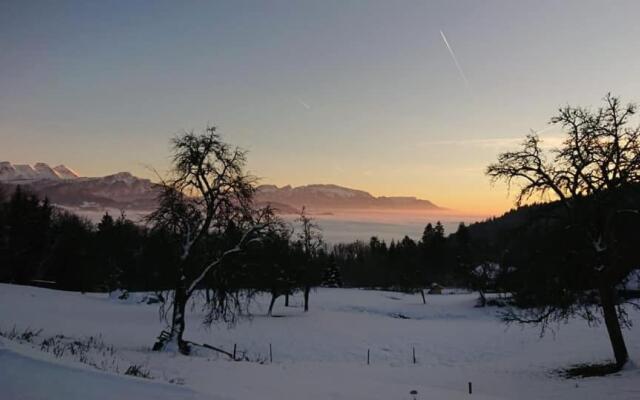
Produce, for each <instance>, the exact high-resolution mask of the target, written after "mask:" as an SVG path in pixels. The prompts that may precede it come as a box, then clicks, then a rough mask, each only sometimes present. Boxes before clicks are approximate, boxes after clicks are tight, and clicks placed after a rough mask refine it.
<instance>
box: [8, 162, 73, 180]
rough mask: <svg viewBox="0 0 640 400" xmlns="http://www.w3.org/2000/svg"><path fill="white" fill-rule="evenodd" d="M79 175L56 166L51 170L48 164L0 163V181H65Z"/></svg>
mask: <svg viewBox="0 0 640 400" xmlns="http://www.w3.org/2000/svg"><path fill="white" fill-rule="evenodd" d="M78 177H79V175H78V174H77V173H75V172H74V171H73V170H71V169H69V168H67V167H65V166H64V165H58V166H57V167H54V168H51V167H50V166H49V165H48V164H46V163H43V162H39V163H36V164H34V165H33V166H31V165H29V164H15V165H14V164H11V163H10V162H8V161H0V181H2V182H13V181H40V180H53V181H56V180H65V179H75V178H78Z"/></svg>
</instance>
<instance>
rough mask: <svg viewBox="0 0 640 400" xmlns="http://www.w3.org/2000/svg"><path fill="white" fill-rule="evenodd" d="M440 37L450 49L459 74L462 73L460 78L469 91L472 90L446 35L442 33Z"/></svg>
mask: <svg viewBox="0 0 640 400" xmlns="http://www.w3.org/2000/svg"><path fill="white" fill-rule="evenodd" d="M440 36H442V40H443V41H444V44H445V45H446V46H447V49H449V54H451V58H452V59H453V62H454V63H455V64H456V68H458V72H459V73H460V77H461V78H462V80H463V81H464V84H465V85H466V86H467V89H469V90H471V85H469V81H468V80H467V76H466V75H465V74H464V71H463V70H462V67H461V66H460V63H459V62H458V58H457V57H456V53H454V52H453V49H452V48H451V45H450V44H449V41H448V40H447V37H446V36H445V35H444V32H442V31H440Z"/></svg>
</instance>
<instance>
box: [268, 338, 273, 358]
mask: <svg viewBox="0 0 640 400" xmlns="http://www.w3.org/2000/svg"><path fill="white" fill-rule="evenodd" d="M269 362H270V363H273V349H272V348H271V343H269Z"/></svg>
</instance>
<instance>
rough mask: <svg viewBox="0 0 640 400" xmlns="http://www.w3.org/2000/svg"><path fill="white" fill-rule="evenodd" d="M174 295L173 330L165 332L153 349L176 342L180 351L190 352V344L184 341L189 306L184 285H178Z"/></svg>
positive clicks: (156, 349) (163, 347)
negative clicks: (186, 313)
mask: <svg viewBox="0 0 640 400" xmlns="http://www.w3.org/2000/svg"><path fill="white" fill-rule="evenodd" d="M178 286H179V287H178V288H176V290H175V293H174V297H173V310H172V313H171V330H170V331H169V334H168V335H166V333H163V334H162V335H160V337H159V338H158V341H157V342H156V343H155V344H154V345H153V350H155V351H160V350H164V349H165V348H166V347H167V345H168V344H170V343H174V344H175V345H176V346H177V348H178V351H180V353H182V354H189V346H188V345H187V343H186V342H185V341H184V330H185V326H186V324H185V311H186V308H187V301H188V299H189V298H188V295H187V290H186V289H185V287H184V285H183V284H182V282H181V284H180V285H178Z"/></svg>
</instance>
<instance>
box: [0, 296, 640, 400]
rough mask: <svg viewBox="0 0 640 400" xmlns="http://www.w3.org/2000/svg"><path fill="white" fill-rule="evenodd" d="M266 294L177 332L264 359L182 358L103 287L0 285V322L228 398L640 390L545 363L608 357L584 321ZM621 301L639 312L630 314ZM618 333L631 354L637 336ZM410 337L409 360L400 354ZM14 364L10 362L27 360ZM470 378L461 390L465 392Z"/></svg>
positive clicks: (453, 304) (447, 305)
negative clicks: (93, 343)
mask: <svg viewBox="0 0 640 400" xmlns="http://www.w3.org/2000/svg"><path fill="white" fill-rule="evenodd" d="M267 300H268V299H267V298H261V299H260V301H259V302H258V303H257V304H256V305H255V306H254V309H253V311H254V316H253V318H251V319H247V320H243V321H241V322H240V323H239V324H238V325H237V326H236V327H235V328H229V327H227V326H226V325H224V324H223V325H219V326H215V327H213V328H211V329H206V328H204V327H203V326H201V325H200V322H199V321H200V320H201V319H200V317H201V315H199V308H198V307H197V306H196V307H195V308H194V309H193V311H192V312H191V314H190V315H189V319H188V330H187V334H186V336H187V338H188V339H190V340H193V341H195V342H206V343H210V344H214V345H217V346H221V347H223V348H225V349H228V350H230V349H232V348H233V345H234V344H237V346H238V350H239V351H246V352H248V354H249V356H250V357H251V358H252V359H254V360H256V359H258V360H262V361H265V360H268V352H269V344H271V345H272V349H273V357H274V362H273V364H270V363H269V362H268V361H267V362H266V363H265V364H260V363H256V362H231V361H228V360H226V359H223V358H220V357H218V356H216V355H215V354H211V353H204V352H200V353H199V354H198V355H195V356H190V357H184V356H180V355H175V354H169V353H160V354H159V353H154V352H150V351H149V347H150V346H151V344H152V343H153V340H154V338H155V337H156V336H157V334H158V333H159V331H160V330H161V329H162V328H163V324H162V323H160V322H159V321H158V314H157V311H158V309H157V307H156V306H154V305H146V304H138V303H136V302H135V301H118V300H114V299H110V298H109V297H108V296H107V295H105V294H87V295H82V294H79V293H71V292H59V291H53V290H47V289H39V288H31V287H21V286H12V285H0V329H4V330H6V329H10V328H11V327H12V326H13V325H14V324H15V325H16V327H17V329H21V328H25V327H31V328H35V329H40V328H42V329H44V332H43V333H42V334H41V336H43V337H46V336H47V335H54V334H58V333H63V334H65V335H70V336H74V337H79V338H81V337H83V336H88V335H96V334H101V335H102V337H103V339H104V341H105V342H106V343H110V344H113V345H115V346H116V348H117V349H118V355H119V356H120V357H124V358H125V359H127V360H129V361H130V362H136V363H141V364H143V365H145V366H146V368H148V369H149V371H150V372H151V373H152V375H154V376H156V377H159V378H158V379H156V381H160V380H161V377H163V376H166V377H170V378H179V379H180V380H183V381H184V384H185V387H186V388H188V389H191V390H194V391H195V392H197V393H199V394H201V395H203V396H220V397H222V398H228V399H243V400H244V399H267V400H271V399H274V400H275V399H278V400H280V399H290V398H291V399H293V398H300V399H312V400H316V399H345V400H347V399H349V400H351V399H363V400H364V399H373V400H376V399H380V400H383V399H384V400H388V399H409V398H410V397H409V391H410V390H413V389H415V390H418V392H419V393H420V394H421V395H420V396H419V397H418V398H419V399H445V400H446V399H468V398H473V399H493V400H497V399H525V400H526V399H531V400H533V399H536V400H538V399H569V400H571V399H576V400H577V399H594V400H595V399H605V398H606V399H625V400H627V399H638V398H640V385H638V382H640V370H638V369H630V370H626V371H624V372H622V373H621V374H619V375H618V376H610V377H606V378H593V379H583V380H565V379H561V378H558V377H556V376H554V375H552V374H550V371H551V370H553V369H556V368H561V367H567V366H569V365H570V364H574V363H581V362H592V361H603V360H606V359H609V358H611V354H610V353H611V350H610V348H609V344H608V341H607V338H606V333H605V330H604V328H603V327H597V328H589V327H587V326H586V324H585V323H584V322H583V321H579V320H576V321H571V322H570V323H569V324H567V325H563V326H562V327H560V329H559V330H558V332H557V333H556V335H555V336H554V335H551V334H550V335H547V336H545V337H543V338H540V337H539V331H538V330H537V329H535V328H529V327H528V328H525V329H521V328H518V327H512V328H510V329H506V328H505V326H504V325H502V324H501V323H500V322H499V321H498V320H497V318H496V316H495V311H496V310H495V309H492V308H487V309H478V308H474V307H473V304H474V302H475V300H476V296H475V295H473V294H456V295H443V296H435V295H434V296H428V298H427V301H428V304H427V305H422V304H421V300H420V299H419V297H418V296H410V295H404V294H399V293H395V292H383V291H366V290H357V289H320V290H318V291H317V292H316V293H314V294H312V297H311V310H310V312H309V313H303V312H302V311H301V309H300V307H299V302H300V299H299V298H297V297H295V298H294V299H293V304H294V307H289V308H285V307H284V306H283V305H282V299H280V300H279V301H278V303H277V305H276V310H275V313H276V314H277V315H278V316H279V317H275V318H268V317H266V316H264V313H265V312H266V308H267ZM630 312H631V316H632V317H633V318H634V319H635V320H636V321H637V320H639V319H640V313H638V312H633V311H630ZM625 335H626V339H627V344H628V347H629V351H630V353H631V355H632V358H633V359H634V360H635V362H636V363H638V362H639V361H640V335H638V334H637V331H626V332H625ZM15 347H16V348H17V347H20V349H22V350H20V349H16V348H12V351H14V352H17V353H18V354H28V351H33V350H32V349H29V348H27V347H25V346H22V345H21V346H15ZM414 347H415V349H416V356H417V361H418V362H417V364H413V363H412V360H411V358H412V357H411V352H412V348H414ZM25 349H26V350H25ZM367 350H370V352H371V365H368V366H367V365H366V353H367ZM0 363H3V361H0ZM15 365H16V366H15V369H16V370H18V371H19V370H21V369H23V368H27V366H25V365H23V364H15ZM27 372H28V371H25V373H27ZM60 379H62V381H64V380H65V379H66V378H64V377H63V378H60ZM156 381H153V382H152V383H153V384H155V383H154V382H156ZM469 381H472V382H473V387H474V394H473V396H472V397H469V396H468V394H467V393H466V390H467V383H468V382H469ZM152 383H145V384H152ZM24 385H25V390H27V388H26V385H27V383H26V382H25V383H24ZM0 386H1V382H0ZM16 390H19V388H18V389H16ZM29 390H31V388H29ZM145 396H146V395H145ZM145 396H142V395H141V396H139V397H137V398H143V399H144V398H147V397H145ZM86 398H87V399H91V398H94V397H90V396H88V397H86ZM95 398H98V397H95Z"/></svg>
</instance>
